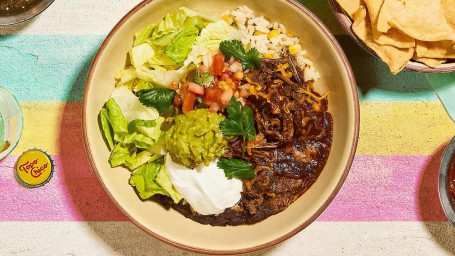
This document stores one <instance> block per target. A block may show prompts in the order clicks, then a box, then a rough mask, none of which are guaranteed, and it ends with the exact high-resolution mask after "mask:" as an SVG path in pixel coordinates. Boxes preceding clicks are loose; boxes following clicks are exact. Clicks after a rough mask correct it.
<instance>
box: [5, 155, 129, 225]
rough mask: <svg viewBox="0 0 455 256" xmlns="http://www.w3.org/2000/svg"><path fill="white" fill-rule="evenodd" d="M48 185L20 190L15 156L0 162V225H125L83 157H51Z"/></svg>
mask: <svg viewBox="0 0 455 256" xmlns="http://www.w3.org/2000/svg"><path fill="white" fill-rule="evenodd" d="M52 158H53V159H54V163H55V172H54V176H53V178H52V179H51V180H50V182H49V183H48V184H46V185H45V186H43V187H40V188H35V189H26V188H23V187H21V186H20V185H19V184H18V183H17V182H16V181H15V179H14V173H13V169H14V165H15V163H16V161H17V156H9V157H6V158H5V159H3V160H2V161H0V187H1V188H2V192H1V193H0V212H2V214H0V221H125V220H127V218H126V217H125V216H124V215H123V214H122V213H121V212H120V211H119V210H118V209H117V208H116V206H115V205H114V204H113V203H112V201H111V200H110V199H109V197H108V196H107V195H106V193H105V192H104V190H103V189H102V187H101V185H100V184H99V182H98V180H97V179H96V177H95V176H94V174H93V173H92V171H91V169H90V165H89V163H88V160H87V158H86V157H85V156H73V157H59V156H53V157H52Z"/></svg>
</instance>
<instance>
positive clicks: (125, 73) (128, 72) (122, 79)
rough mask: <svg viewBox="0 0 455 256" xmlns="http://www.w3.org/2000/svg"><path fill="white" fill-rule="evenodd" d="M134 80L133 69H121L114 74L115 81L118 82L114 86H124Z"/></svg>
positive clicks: (134, 72) (135, 76)
mask: <svg viewBox="0 0 455 256" xmlns="http://www.w3.org/2000/svg"><path fill="white" fill-rule="evenodd" d="M136 78H137V73H136V69H135V68H134V67H129V68H126V69H122V70H120V71H119V72H117V74H115V79H116V80H118V81H117V84H116V86H122V85H126V84H127V83H128V82H131V81H133V80H134V79H136ZM127 87H128V86H127Z"/></svg>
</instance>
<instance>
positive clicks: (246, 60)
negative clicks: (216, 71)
mask: <svg viewBox="0 0 455 256" xmlns="http://www.w3.org/2000/svg"><path fill="white" fill-rule="evenodd" d="M220 51H221V52H222V53H223V54H224V55H225V56H226V57H227V58H230V57H231V56H232V57H234V58H236V59H238V60H239V61H240V63H242V69H243V70H245V69H249V68H252V67H255V68H260V67H261V58H260V57H259V51H258V50H257V49H256V48H251V49H249V50H248V52H246V53H245V49H244V48H243V45H242V43H241V42H240V41H239V40H231V41H227V40H225V41H221V43H220Z"/></svg>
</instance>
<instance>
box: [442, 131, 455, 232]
mask: <svg viewBox="0 0 455 256" xmlns="http://www.w3.org/2000/svg"><path fill="white" fill-rule="evenodd" d="M454 157H455V136H454V137H453V138H452V140H450V142H449V143H448V144H447V146H446V148H445V150H444V153H443V154H442V158H441V163H440V166H439V176H438V194H439V201H440V202H441V205H442V208H443V209H444V213H445V214H446V216H447V218H448V219H449V222H450V223H451V224H452V225H453V226H454V227H455V209H454V205H453V204H452V202H451V200H450V194H449V190H448V187H449V175H450V164H451V162H452V160H453V159H454Z"/></svg>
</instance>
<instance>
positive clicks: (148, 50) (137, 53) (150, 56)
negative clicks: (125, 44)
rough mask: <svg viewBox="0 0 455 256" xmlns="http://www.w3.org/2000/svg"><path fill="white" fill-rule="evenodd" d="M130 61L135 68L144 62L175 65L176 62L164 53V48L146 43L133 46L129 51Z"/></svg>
mask: <svg viewBox="0 0 455 256" xmlns="http://www.w3.org/2000/svg"><path fill="white" fill-rule="evenodd" d="M130 61H131V64H132V65H133V66H134V67H135V68H139V67H141V66H143V65H144V64H150V65H162V66H176V65H177V64H176V63H175V62H174V61H173V60H172V59H171V58H169V57H168V56H167V55H166V54H164V48H163V47H160V46H156V45H151V44H148V43H143V44H140V45H138V46H134V47H133V48H131V51H130Z"/></svg>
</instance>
